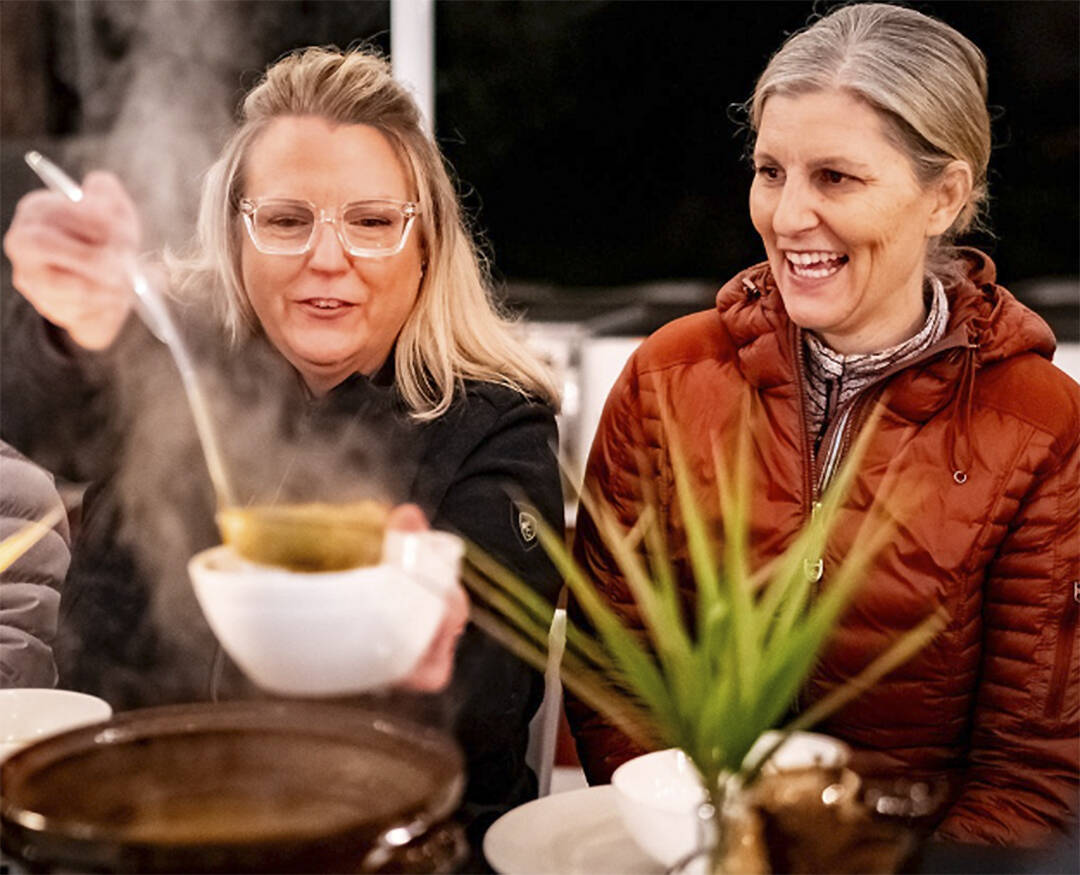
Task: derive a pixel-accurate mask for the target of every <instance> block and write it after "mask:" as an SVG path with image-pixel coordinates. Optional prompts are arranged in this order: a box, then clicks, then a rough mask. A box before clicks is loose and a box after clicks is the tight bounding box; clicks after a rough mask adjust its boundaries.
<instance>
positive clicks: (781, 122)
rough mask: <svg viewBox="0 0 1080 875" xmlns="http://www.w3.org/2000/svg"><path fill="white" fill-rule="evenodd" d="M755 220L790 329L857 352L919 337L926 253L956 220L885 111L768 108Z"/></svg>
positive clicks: (843, 106) (822, 98)
mask: <svg viewBox="0 0 1080 875" xmlns="http://www.w3.org/2000/svg"><path fill="white" fill-rule="evenodd" d="M750 216H751V219H752V220H753V223H754V227H755V228H756V229H757V232H758V233H759V234H760V235H761V239H762V241H763V242H764V244H765V251H766V253H767V255H768V259H769V265H770V267H771V268H772V272H773V276H774V277H775V278H776V282H777V285H778V286H779V288H780V296H781V297H782V298H783V301H784V307H785V309H786V310H787V312H788V315H789V316H790V317H791V319H792V320H793V321H794V322H795V323H796V324H797V325H799V326H801V327H802V328H805V329H807V330H810V331H813V332H815V333H817V334H818V335H819V336H820V337H821V338H822V339H823V340H824V341H825V342H826V343H827V344H829V345H830V346H831V347H833V348H834V349H836V350H837V351H839V352H843V353H854V352H872V351H876V350H881V349H885V348H887V347H889V346H892V345H894V344H896V343H900V342H901V341H903V340H906V339H907V338H908V337H910V336H911V335H913V334H915V333H916V332H917V331H918V329H919V328H920V327H921V325H922V322H923V320H924V319H925V309H924V306H925V305H924V303H923V294H922V289H923V274H924V267H925V262H926V251H927V245H928V242H929V240H930V238H932V237H935V236H937V235H939V234H942V233H944V232H945V231H946V230H947V229H948V227H949V224H951V222H952V219H953V218H954V217H955V213H950V210H949V209H948V208H945V209H943V204H942V198H941V195H940V192H939V190H938V187H937V186H934V185H931V186H929V187H926V188H924V187H923V186H921V185H920V184H919V181H918V180H917V179H916V178H915V174H914V171H913V169H912V166H911V163H910V161H909V160H908V158H907V156H906V155H905V154H904V153H903V152H901V151H900V150H899V149H898V148H897V147H896V146H894V145H893V144H892V142H891V141H890V140H889V139H888V138H887V137H886V135H885V131H884V128H883V123H882V119H881V117H880V116H879V114H878V112H877V111H876V110H874V109H873V108H872V107H870V106H869V105H868V104H866V103H865V102H864V101H862V100H859V99H858V98H856V97H854V96H853V95H851V94H850V93H848V92H845V91H838V90H833V91H817V92H811V93H808V94H803V95H798V96H792V97H788V96H782V95H773V96H772V97H770V98H768V100H767V101H766V103H765V106H764V109H763V111H762V115H761V122H760V124H759V126H758V136H757V141H756V143H755V147H754V181H753V184H752V185H751V187H750ZM943 223H944V224H943Z"/></svg>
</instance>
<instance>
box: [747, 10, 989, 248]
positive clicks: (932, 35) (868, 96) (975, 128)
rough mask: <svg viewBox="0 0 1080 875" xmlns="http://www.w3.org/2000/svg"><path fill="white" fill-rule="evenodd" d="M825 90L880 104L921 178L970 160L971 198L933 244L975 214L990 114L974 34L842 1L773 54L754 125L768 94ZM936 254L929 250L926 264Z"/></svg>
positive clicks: (963, 227)
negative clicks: (843, 4) (966, 34)
mask: <svg viewBox="0 0 1080 875" xmlns="http://www.w3.org/2000/svg"><path fill="white" fill-rule="evenodd" d="M832 89H841V90H844V91H847V92H849V93H851V94H854V95H855V96H856V97H858V98H860V99H861V100H864V101H866V103H867V104H869V105H870V106H871V107H873V108H874V109H875V110H877V112H878V113H879V114H880V115H881V118H882V120H883V122H884V129H885V133H886V136H888V137H889V139H890V141H891V142H892V143H893V145H895V146H896V147H897V148H899V149H900V150H901V151H902V152H903V153H904V154H905V155H907V156H908V159H909V160H910V162H911V165H912V168H913V169H914V172H915V176H916V178H917V179H918V180H919V182H920V183H921V184H922V185H924V186H926V185H929V184H930V183H932V182H934V181H935V180H937V179H938V178H939V177H940V176H941V174H942V172H943V171H944V169H945V168H946V167H947V166H948V165H949V163H950V162H952V161H954V160H960V161H964V162H966V163H967V165H968V166H969V167H970V168H971V175H972V182H973V185H972V191H971V194H970V196H969V198H968V202H967V204H966V205H965V206H964V208H963V209H962V210H961V211H960V213H959V215H958V216H957V218H956V220H955V221H954V222H953V224H952V226H951V227H950V228H949V230H948V231H947V232H946V233H945V234H944V235H942V239H941V240H940V241H939V242H940V243H949V242H951V241H952V240H953V239H954V238H955V237H956V236H957V235H959V234H962V233H964V232H965V231H967V230H969V229H970V228H971V227H972V226H973V225H974V224H976V223H977V222H978V220H979V219H980V213H981V210H982V208H983V205H984V204H985V202H986V198H987V186H986V171H987V166H988V164H989V162H990V114H989V112H988V111H987V107H986V96H987V89H986V58H985V57H984V56H983V53H982V52H981V51H980V50H979V48H978V47H977V46H976V45H975V44H974V43H973V42H971V40H969V39H968V38H967V37H965V36H964V35H963V34H961V33H959V32H958V31H956V30H955V29H953V28H952V27H950V26H949V25H947V24H945V23H944V22H942V21H939V20H937V19H936V18H931V17H930V16H929V15H924V14H923V13H921V12H916V11H915V10H914V9H907V8H905V7H903V6H894V5H892V4H889V3H854V4H851V5H849V6H842V7H840V8H839V9H836V10H834V11H832V12H830V13H829V14H828V15H826V16H825V17H824V18H822V19H820V20H818V21H817V22H815V23H813V24H811V25H809V26H808V27H806V28H804V29H803V30H801V31H799V32H797V33H795V34H794V35H792V36H791V37H789V38H788V40H787V41H786V42H785V43H784V45H783V46H781V47H780V49H779V51H777V52H776V54H775V55H773V57H772V59H771V60H770V61H769V64H768V66H767V67H766V68H765V72H763V73H762V74H761V76H760V78H759V79H758V81H757V85H756V86H755V88H754V94H753V97H752V98H751V100H750V105H749V111H750V126H751V129H752V131H753V132H755V133H756V132H757V130H758V126H759V124H760V123H761V114H762V111H763V110H764V107H765V102H766V101H767V100H768V99H769V98H770V97H772V96H773V95H774V94H781V95H799V94H806V93H809V92H813V91H824V90H832ZM937 248H938V247H937V246H935V247H934V249H937ZM942 254H943V253H941V252H938V253H935V252H934V251H933V250H932V251H931V253H930V259H931V262H932V261H934V260H935V255H936V256H937V260H940V256H941V255H942Z"/></svg>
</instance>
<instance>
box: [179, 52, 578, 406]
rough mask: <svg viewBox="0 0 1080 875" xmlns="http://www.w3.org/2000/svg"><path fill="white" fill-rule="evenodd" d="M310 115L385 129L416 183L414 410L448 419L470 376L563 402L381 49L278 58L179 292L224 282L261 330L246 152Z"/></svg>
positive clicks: (233, 320)
mask: <svg viewBox="0 0 1080 875" xmlns="http://www.w3.org/2000/svg"><path fill="white" fill-rule="evenodd" d="M298 115H312V116H317V117H320V118H324V119H326V120H328V121H330V122H334V123H338V124H363V125H370V126H371V127H373V128H376V129H377V130H379V131H380V132H381V133H382V134H383V135H384V136H386V138H387V139H388V140H389V142H390V143H391V144H392V146H393V147H394V149H395V151H396V152H397V154H398V157H399V158H400V160H401V162H402V164H403V166H404V167H405V170H406V172H407V173H408V174H409V175H410V177H411V179H412V181H413V183H414V185H415V186H416V195H417V201H418V202H419V204H420V215H419V217H418V220H417V221H418V230H419V231H420V234H421V247H422V252H423V257H424V259H425V261H426V267H425V270H424V274H423V277H422V279H421V281H420V290H419V294H418V296H417V300H416V304H415V305H414V307H413V310H412V312H411V313H410V314H409V316H408V318H407V319H406V321H405V324H404V325H403V326H402V329H401V332H400V333H399V335H398V338H397V344H396V346H395V351H394V364H395V368H396V383H397V388H398V391H399V392H400V393H401V395H402V397H403V398H404V399H405V402H406V403H407V404H408V405H409V407H410V409H411V411H412V415H413V417H414V418H416V419H421V420H423V419H434V418H436V417H438V416H440V415H441V414H442V413H444V412H445V411H446V410H447V408H449V406H450V404H451V402H452V400H453V397H454V393H455V391H456V390H457V389H458V388H459V387H460V385H461V384H462V382H463V381H465V380H479V381H483V382H490V383H498V384H500V385H503V386H507V387H509V388H512V389H514V390H516V391H518V392H521V393H522V394H526V395H532V396H535V397H537V398H539V399H541V400H543V401H546V402H548V403H550V404H551V405H553V406H556V407H557V406H558V403H559V390H558V389H557V388H556V384H555V381H554V379H553V376H552V375H551V373H550V372H549V370H548V369H547V367H546V366H545V365H544V364H543V363H542V362H541V361H540V360H539V359H538V358H537V357H536V355H534V354H533V353H532V351H530V350H529V349H528V347H527V346H526V345H525V344H524V342H523V341H522V340H520V339H519V338H518V337H517V336H516V335H515V333H514V330H513V323H512V321H511V320H510V319H508V318H507V317H505V316H504V315H502V314H501V313H499V311H498V310H497V309H496V306H495V304H494V302H493V300H492V297H491V293H490V290H489V280H488V273H487V266H486V263H485V261H484V259H483V258H482V256H481V254H480V253H479V252H478V250H477V248H476V246H475V244H474V242H473V239H472V237H471V236H470V234H469V232H468V230H467V229H466V226H465V222H464V219H463V217H462V214H461V210H460V207H459V205H458V200H457V196H456V193H455V191H454V186H453V183H452V182H451V180H450V176H449V173H448V171H447V168H446V165H445V163H444V160H443V157H442V154H441V152H440V151H439V148H438V146H437V145H436V144H435V142H434V141H433V140H432V138H431V137H430V136H429V135H428V134H426V133H425V132H424V130H423V128H422V126H421V117H420V112H419V110H418V109H417V107H416V104H415V102H414V101H413V99H412V97H411V96H410V95H409V93H408V92H407V91H406V90H405V88H404V87H403V86H402V85H401V84H400V83H398V82H397V81H395V80H394V79H393V77H392V76H391V73H390V67H389V64H387V62H386V61H385V60H384V59H383V58H382V57H380V56H379V55H378V54H376V53H375V52H372V51H370V50H366V49H350V50H348V51H345V52H342V51H338V50H336V49H326V48H307V49H301V50H298V51H296V52H293V53H291V54H289V55H287V56H285V57H284V58H282V59H281V60H279V61H277V62H276V63H274V64H273V65H271V66H270V67H269V68H268V69H267V71H266V74H265V75H264V77H263V78H262V80H261V81H260V82H259V83H258V84H257V85H256V86H255V87H254V88H253V89H252V90H251V91H250V92H248V94H247V96H246V97H245V98H244V101H243V104H242V106H241V111H240V128H239V129H238V130H237V131H236V133H235V134H233V136H232V137H231V139H230V140H229V141H228V143H226V145H225V147H224V149H223V150H222V153H221V155H220V157H219V158H218V160H217V161H216V162H215V163H214V164H213V165H212V166H211V168H210V170H209V171H208V172H207V175H206V178H205V180H204V182H203V189H202V198H201V201H200V207H199V219H198V226H197V232H196V238H195V242H194V244H193V247H192V251H191V254H190V255H188V256H187V257H184V258H179V257H176V256H173V255H167V263H168V265H169V267H170V269H171V270H172V272H173V281H174V286H175V287H176V288H177V289H178V291H179V292H180V293H181V294H185V293H186V294H188V295H192V294H199V293H200V292H201V293H202V294H205V292H206V290H207V289H208V288H210V289H215V290H217V291H218V292H219V294H217V295H215V296H214V303H215V306H216V307H217V312H218V316H219V317H220V319H221V321H222V323H223V324H224V326H225V328H226V330H227V332H228V333H229V335H230V337H231V338H232V339H233V340H236V339H238V338H240V337H241V336H244V335H250V334H253V333H256V332H259V331H260V330H261V327H260V325H259V321H258V318H257V317H256V315H255V312H254V310H253V309H252V307H251V303H250V301H249V300H248V297H247V294H246V292H245V291H244V285H243V279H242V276H241V271H240V248H241V234H242V233H243V230H242V229H241V227H240V224H241V223H240V219H239V212H238V206H239V202H240V199H241V197H243V190H242V189H243V171H244V161H245V158H246V156H247V154H248V150H249V149H250V148H251V144H252V143H253V142H255V140H256V139H257V138H258V137H259V135H260V134H261V133H262V132H263V131H264V130H265V129H266V128H267V127H268V126H269V124H270V123H271V122H273V121H274V120H275V119H277V118H280V117H282V116H298Z"/></svg>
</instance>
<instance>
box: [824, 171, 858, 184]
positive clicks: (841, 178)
mask: <svg viewBox="0 0 1080 875" xmlns="http://www.w3.org/2000/svg"><path fill="white" fill-rule="evenodd" d="M821 178H822V179H823V180H825V182H827V183H828V184H829V185H839V184H840V183H842V182H845V181H846V180H848V179H850V178H851V177H849V176H848V175H847V174H846V173H841V172H840V171H839V170H822V171H821Z"/></svg>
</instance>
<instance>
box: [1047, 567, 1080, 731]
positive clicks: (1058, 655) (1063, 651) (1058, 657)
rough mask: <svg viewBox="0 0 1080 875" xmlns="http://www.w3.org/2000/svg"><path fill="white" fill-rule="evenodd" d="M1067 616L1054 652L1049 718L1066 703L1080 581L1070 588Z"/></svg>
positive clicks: (1079, 601)
mask: <svg viewBox="0 0 1080 875" xmlns="http://www.w3.org/2000/svg"><path fill="white" fill-rule="evenodd" d="M1069 590H1070V591H1069V593H1068V602H1067V603H1066V605H1065V616H1064V617H1062V619H1061V631H1060V632H1059V633H1058V640H1057V649H1056V650H1055V652H1054V671H1053V673H1052V674H1051V675H1050V690H1049V695H1048V696H1047V698H1046V710H1045V712H1044V714H1045V716H1047V717H1056V716H1057V715H1058V714H1060V713H1061V707H1062V705H1063V704H1064V703H1065V687H1066V682H1067V681H1068V678H1069V669H1070V668H1071V667H1072V661H1073V647H1074V646H1075V645H1076V623H1077V617H1078V615H1080V580H1074V581H1072V583H1071V585H1070V586H1069Z"/></svg>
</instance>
